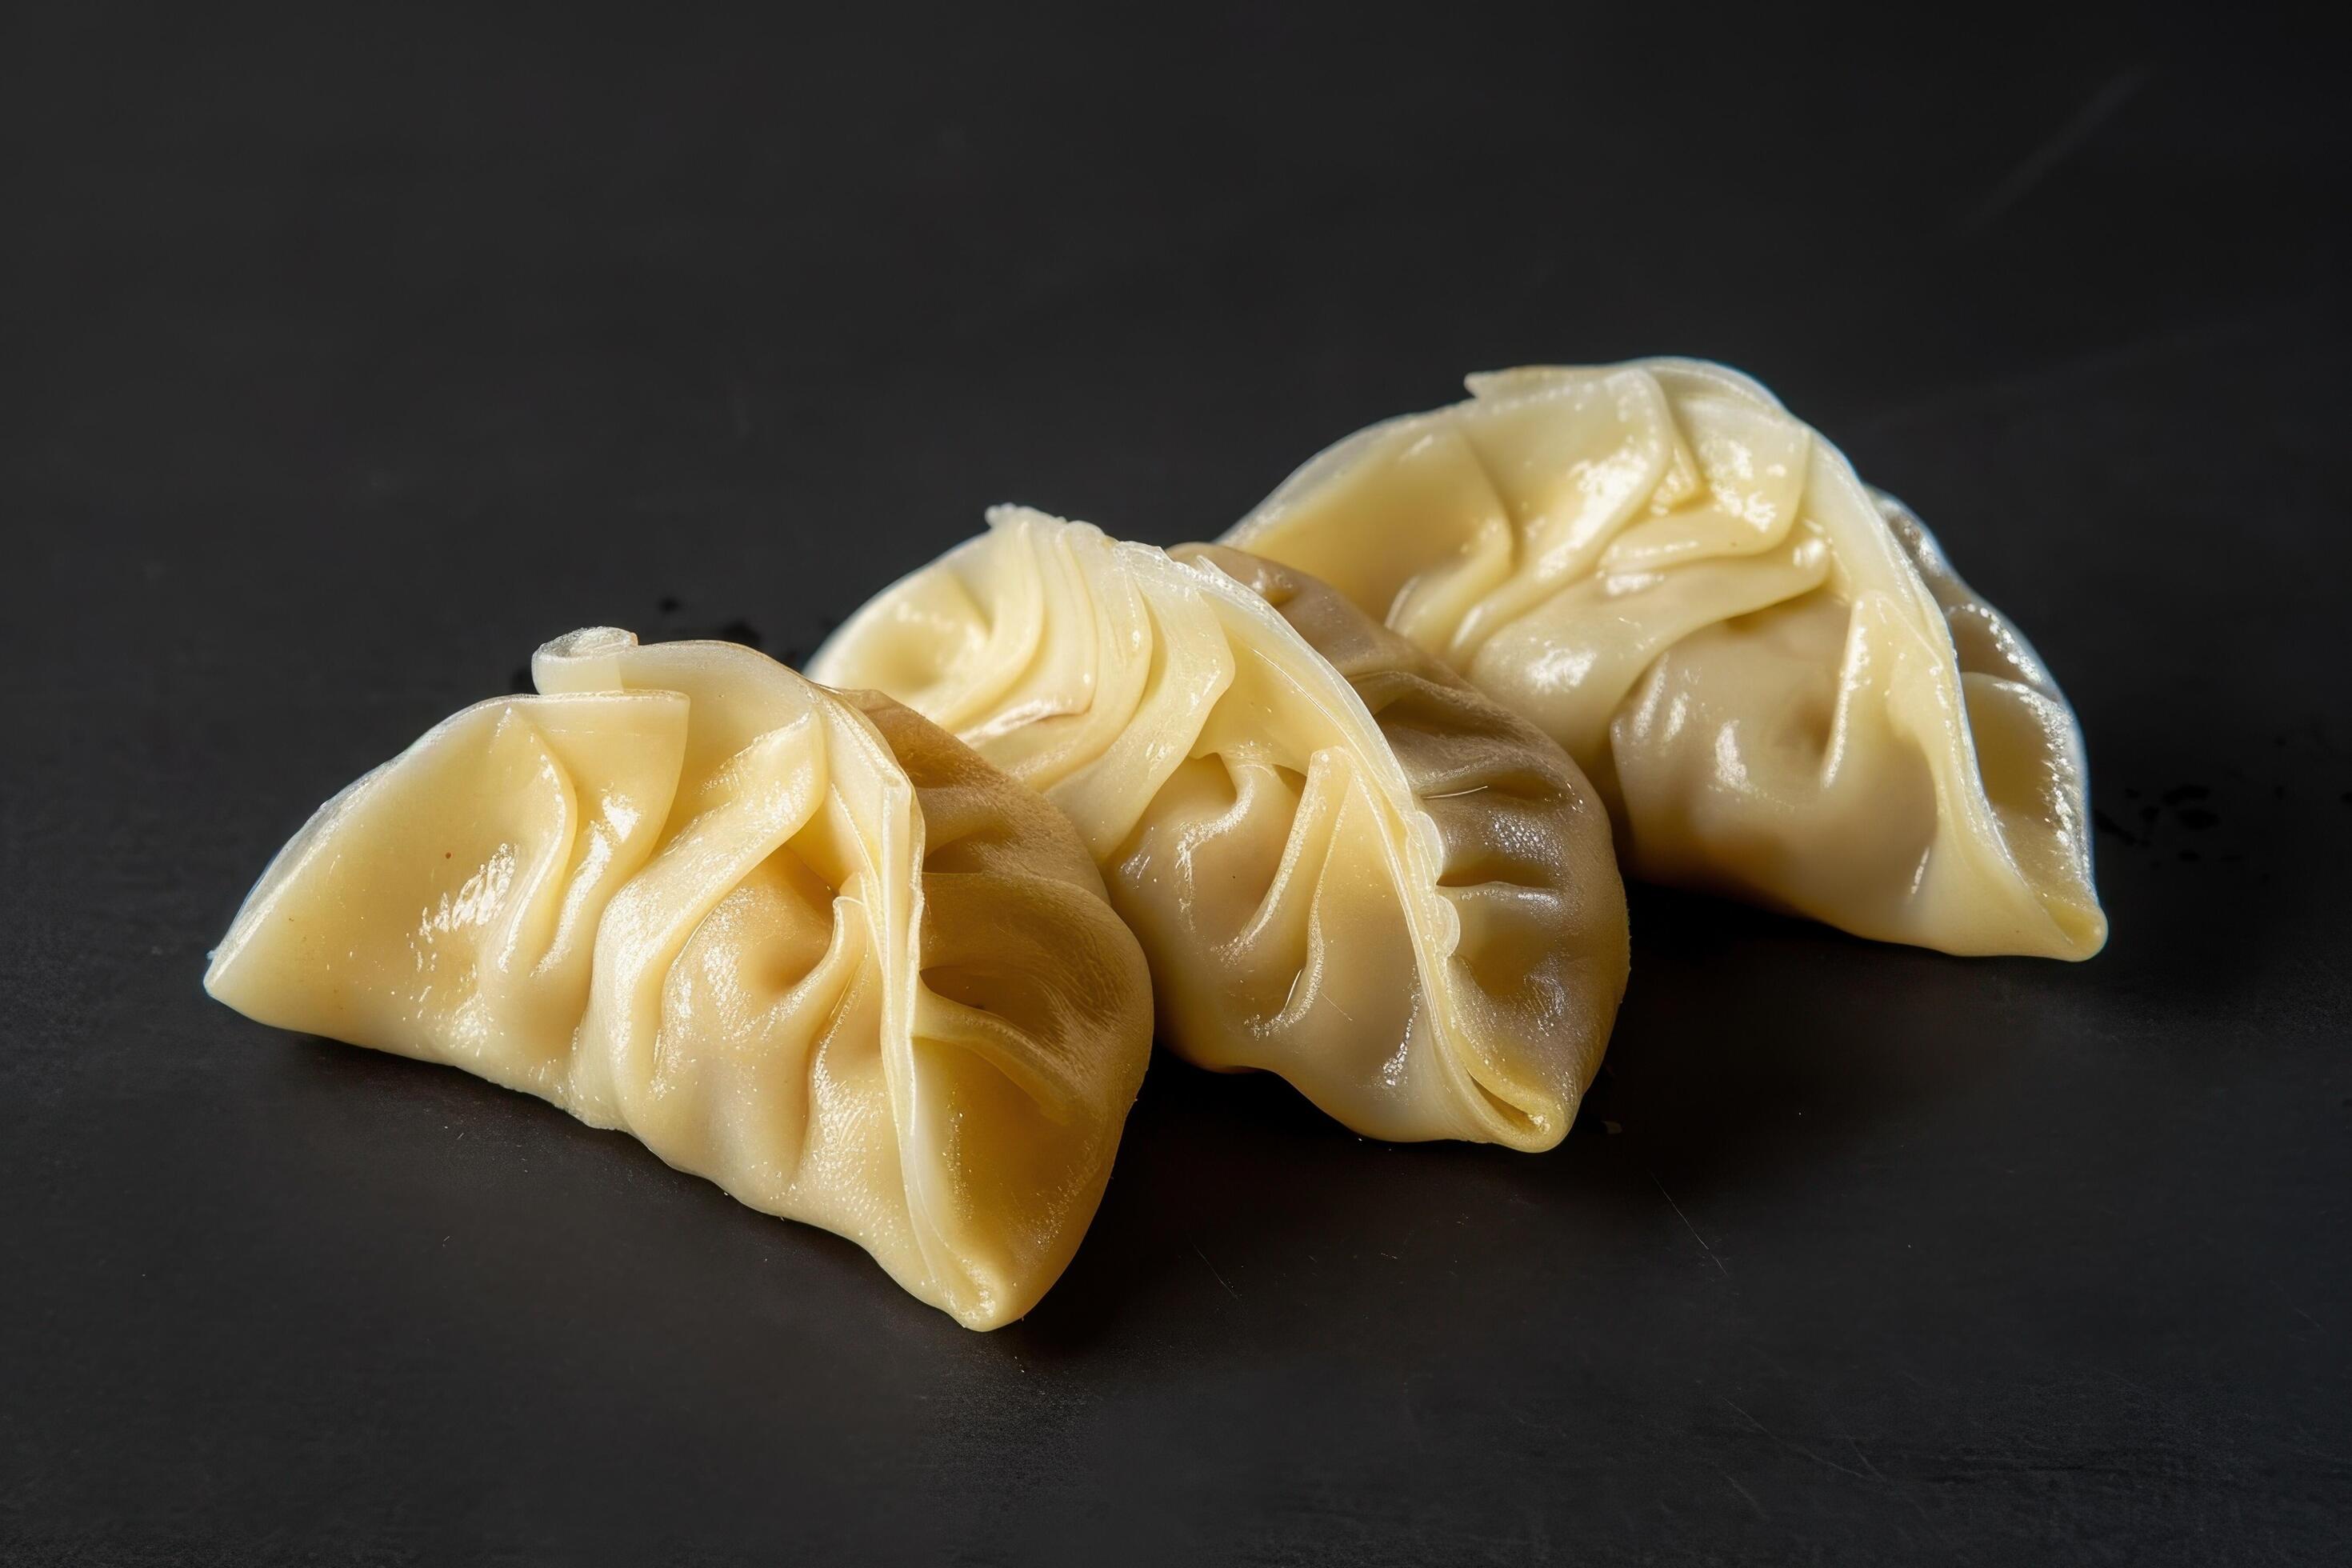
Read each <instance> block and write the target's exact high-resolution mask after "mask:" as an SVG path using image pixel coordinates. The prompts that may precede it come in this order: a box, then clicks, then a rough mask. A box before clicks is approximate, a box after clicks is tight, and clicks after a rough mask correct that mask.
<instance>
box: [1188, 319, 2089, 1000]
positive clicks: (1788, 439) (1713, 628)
mask: <svg viewBox="0 0 2352 1568" xmlns="http://www.w3.org/2000/svg"><path fill="white" fill-rule="evenodd" d="M1469 385H1470V391H1471V394H1472V395H1471V398H1470V400H1469V401H1468V402H1466V403H1459V404H1455V405H1453V406H1451V407H1448V408H1441V409H1439V410H1437V411H1436V412H1434V413H1430V414H1417V415H1409V416H1405V417H1403V418H1400V419H1392V420H1390V421H1389V422H1388V423H1386V424H1383V425H1376V426H1372V427H1371V428H1370V429H1368V430H1364V431H1360V432H1359V433H1358V434H1357V435H1355V436H1352V437H1349V438H1348V439H1347V440H1344V441H1342V442H1340V443H1339V445H1337V446H1335V447H1331V448H1330V449H1329V450H1328V451H1326V452H1325V453H1323V454H1322V455H1321V456H1320V457H1318V458H1314V459H1313V460H1311V461H1310V462H1308V463H1307V465H1306V466H1305V467H1304V468H1300V469H1299V470H1298V472H1297V473H1296V474H1295V475H1293V476H1292V477H1291V478H1290V479H1289V480H1288V481H1286V483H1285V484H1283V485H1282V487H1281V488H1280V489H1276V491H1275V493H1274V494H1273V495H1272V496H1271V497H1269V498H1268V499H1267V500H1265V502H1264V503H1263V504H1261V505H1260V506H1259V507H1258V508H1257V509H1256V510H1255V511H1253V512H1252V513H1251V514H1250V515H1249V516H1248V517H1246V518H1244V520H1243V521H1241V522H1240V523H1239V524H1238V525H1237V526H1235V527H1234V529H1233V530H1232V531H1230V532H1228V533H1227V534H1226V536H1225V539H1226V542H1228V543H1231V544H1234V545H1236V546H1238V547H1240V548H1242V549H1245V550H1249V551H1253V552H1256V553H1258V554H1261V555H1265V556H1268V557H1271V558H1272V559H1274V560H1276V561H1282V562H1286V563H1289V564H1291V565H1294V566H1297V567H1299V568H1301V569H1303V570H1305V571H1308V572H1312V573H1314V574H1317V575H1318V576H1321V577H1322V578H1324V579H1325V580H1326V581H1328V583H1330V584H1331V585H1332V586H1333V587H1335V588H1337V589H1338V590H1339V592H1340V593H1342V594H1344V595H1347V597H1348V598H1349V599H1350V600H1351V601H1353V602H1354V603H1355V604H1356V605H1359V606H1360V607H1361V608H1363V609H1364V610H1365V611H1367V612H1368V613H1370V614H1371V615H1375V616H1383V617H1385V618H1386V620H1387V623H1388V625H1389V626H1391V627H1393V628H1394V629H1395V630H1397V631H1399V632H1401V633H1402V634H1403V635H1404V636H1405V637H1409V638H1411V639H1412V641H1413V642H1414V643H1415V644H1417V645H1418V646H1419V647H1423V648H1424V649H1426V650H1427V651H1429V652H1430V653H1433V654H1434V655H1436V656H1438V657H1439V658H1443V659H1444V660H1445V661H1446V662H1447V663H1448V664H1450V665H1451V666H1452V667H1453V668H1455V669H1457V670H1459V671H1461V672H1462V673H1463V674H1465V675H1466V676H1468V677H1469V679H1471V681H1472V682H1473V683H1474V684H1475V685H1476V686H1477V687H1478V688H1479V689H1481V690H1483V691H1486V693H1487V694H1489V695H1490V696H1492V697H1494V698H1495V699H1496V700H1498V701H1500V702H1501V703H1502V704H1503V705H1504V706H1505V707H1507V708H1509V709H1510V710H1512V711H1514V712H1516V713H1519V714H1521V715H1524V716H1525V717H1527V718H1528V719H1531V720H1533V721H1535V722H1536V723H1537V724H1538V725H1539V726H1541V727H1542V729H1543V730H1544V731H1545V732H1546V733H1548V734H1549V735H1550V736H1551V737H1552V738H1553V739H1555V740H1557V741H1558V742H1560V744H1561V745H1563V746H1565V747H1567V748H1568V751H1569V752H1570V755H1572V756H1574V757H1575V758H1576V760H1577V762H1578V763H1580V764H1581V765H1582V766H1583V768H1584V770H1585V772H1586V773H1588V774H1590V775H1591V778H1592V780H1593V782H1594V784H1596V785H1598V786H1599V788H1600V789H1601V793H1602V795H1603V797H1604V798H1605V799H1606V801H1607V802H1608V805H1609V807H1610V810H1611V812H1612V815H1613V816H1615V818H1616V820H1617V825H1618V834H1619V841H1620V847H1621V848H1622V851H1623V853H1624V856H1625V858H1626V865H1627V869H1628V871H1629V873H1630V874H1632V875H1634V876H1637V877H1641V878H1644V879H1652V880H1656V881H1663V882H1676V883H1683V884H1687V885H1693V886H1698V887H1704V888H1710V889H1717V890H1720V891H1726V892H1730V893H1733V894H1736V895H1740V896H1744V897H1747V898H1749V899H1753V900H1758V901H1759V902H1762V903H1766V904H1769V905H1773V906H1776V907H1779V908H1782V909H1787V910H1795V911H1798V912H1800V913H1803V914H1807V915H1811V916H1812V917H1814V918H1815V919H1818V920H1822V921H1828V922H1830V923H1831V924H1832V925H1835V926H1839V927H1841V928H1843V929H1844V930H1846V931H1852V932H1854V933H1855V934H1857V935H1860V936H1865V937H1873V938H1877V939H1880V940H1884V941H1889V942H1915V943H1917V944H1919V945H1921V946H1925V947H1934V948H1941V949H1943V950H1944V951H1946V952H1958V953H2033V954H2041V955H2044V956H2048V957H2053V958H2087V957H2089V956H2090V955H2091V954H2092V953H2095V952H2097V951H2098V950H2099V948H2100V947H2101V946H2102V945H2103V944H2104V943H2105V941H2106V931H2107V923H2106V917H2105V914H2104V913H2102V912H2101V910H2100V908H2099V901H2098V893H2097V890H2096V889H2095V886H2094V885H2093V882H2092V879H2091V840H2090V832H2089V812H2088V808H2087V801H2086V784H2085V773H2084V758H2083V738H2082V731H2080V729H2079V728H2078V727H2077V726H2076V724H2075V721H2074V712H2073V710H2070V709H2069V708H2068V707H2067V705H2066V700H2065V699H2064V698H2063V696H2061V695H2060V694H2059V691H2058V688H2057V685H2056V683H2055V682H2053V680H2052V679H2051V677H2050V672H2049V670H2048V669H2046V668H2043V666H2042V661H2041V660H2040V659H2039V658H2036V657H2035V656H2034V652H2033V649H2032V647H2031V646H2030V645H2029V644H2028V643H2027V642H2026V640H2025V638H2024V637H2022V636H2021V635H2020V634H2019V632H2018V630H2017V628H2016V627H2015V626H2011V625H2010V623H2009V622H2008V621H2007V620H2005V619H2003V618H2002V616H2000V613H1999V612H1998V611H1996V610H1994V609H1993V608H1992V606H1991V605H1988V604H1986V603H1985V602H1984V601H1983V600H1982V599H1980V598H1979V597H1977V596H1976V595H1975V594H1973V593H1971V592H1970V591H1969V587H1968V585H1967V584H1965V583H1963V582H1961V581H1960V579H1959V578H1958V575H1956V574H1954V573H1953V571H1952V569H1951V567H1950V565H1949V564H1948V563H1946V561H1945V560H1944V557H1943V554H1942V552H1940V551H1938V550H1937V546H1936V542H1935V541H1934V540H1933V539H1932V538H1931V537H1929V535H1928V533H1927V530H1926V529H1925V528H1924V527H1922V526H1921V525H1920V523H1919V521H1918V519H1916V517H1914V516H1912V515H1911V513H1910V512H1908V511H1907V510H1905V509H1904V508H1903V507H1902V506H1900V505H1899V504H1897V503H1896V502H1895V501H1894V500H1890V499H1889V498H1887V497H1885V496H1882V495H1878V494H1876V493H1875V492H1874V491H1871V490H1869V489H1865V488H1864V486H1863V484H1862V482H1861V481H1860V480H1859V479H1856V478H1855V477H1854V473H1853V468H1852V467H1851V466H1850V465H1849V464H1848V463H1847V462H1846V460H1845V458H1843V456H1842V455H1841V454H1840V453H1839V452H1838V450H1837V449H1836V448H1835V447H1832V446H1831V445H1830V444H1829V443H1828V442H1827V441H1825V440H1823V439H1822V437H1820V436H1819V435H1818V434H1816V433H1815V432H1814V431H1812V430H1811V429H1809V428H1808V427H1807V426H1804V425H1803V424H1801V423H1800V422H1799V421H1798V420H1797V419H1795V418H1794V417H1792V416H1790V414H1789V413H1788V411H1787V410H1786V409H1784V408H1782V407H1781V405H1780V403H1779V402H1778V401H1777V400H1776V399H1774V397H1773V396H1772V395H1771V394H1770V393H1769V392H1767V391H1765V390H1764V388H1762V387H1761V386H1759V385H1758V384H1756V383H1755V382H1753V381H1750V380H1749V379H1748V378H1747V377H1746V376H1744V375H1741V374H1738V373H1737V372H1735V371H1730V370H1726V369H1724V368H1723V367H1721V366H1719V365H1712V364H1706V363H1701V362H1698V361H1694V360H1674V359H1657V360H1642V361H1636V362H1634V363H1628V364H1623V365H1616V366H1601V367H1599V368H1594V369H1529V370H1514V371H1506V372H1503V373H1501V374H1494V375H1476V376H1472V377H1471V378H1470V383H1469Z"/></svg>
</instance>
